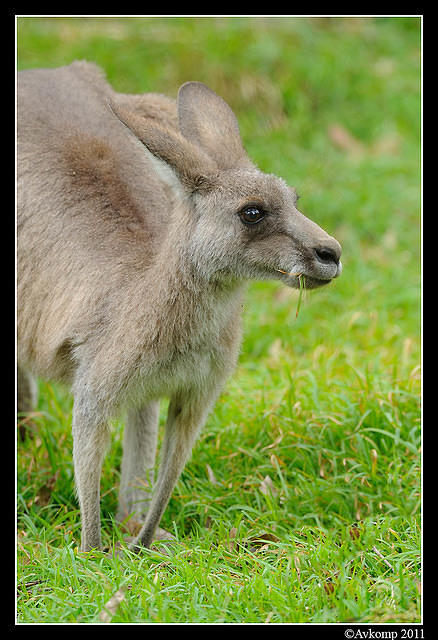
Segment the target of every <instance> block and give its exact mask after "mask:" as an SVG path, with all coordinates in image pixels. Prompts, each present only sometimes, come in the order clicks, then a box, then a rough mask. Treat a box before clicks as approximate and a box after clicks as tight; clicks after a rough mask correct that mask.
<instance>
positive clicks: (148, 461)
mask: <svg viewBox="0 0 438 640" xmlns="http://www.w3.org/2000/svg"><path fill="white" fill-rule="evenodd" d="M159 409H160V403H159V402H158V401H155V402H151V403H149V404H147V405H145V406H144V407H141V408H138V409H132V410H130V411H129V413H128V416H127V420H126V424H125V432H124V437H123V459H122V477H121V481H120V492H119V507H118V511H117V519H118V520H120V521H121V520H124V519H125V518H127V517H128V516H130V515H131V514H133V513H134V514H135V516H134V517H135V520H136V521H139V520H140V519H141V520H143V519H144V516H145V515H146V513H147V511H148V508H149V503H150V500H151V494H152V488H153V485H154V466H155V454H156V449H157V433H158V415H159Z"/></svg>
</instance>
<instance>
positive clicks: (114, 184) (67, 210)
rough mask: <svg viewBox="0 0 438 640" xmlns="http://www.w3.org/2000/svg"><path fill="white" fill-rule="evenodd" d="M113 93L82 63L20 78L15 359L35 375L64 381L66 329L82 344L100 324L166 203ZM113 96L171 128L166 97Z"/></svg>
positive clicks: (143, 261)
mask: <svg viewBox="0 0 438 640" xmlns="http://www.w3.org/2000/svg"><path fill="white" fill-rule="evenodd" d="M114 95H115V94H114V91H113V90H112V89H111V87H110V86H109V85H108V83H107V82H106V80H105V79H104V76H103V74H102V73H101V71H100V70H99V69H98V68H97V67H95V66H94V65H92V64H90V63H85V62H77V63H73V64H72V65H70V66H68V67H61V68H58V69H38V70H31V71H22V72H20V73H19V74H18V123H19V126H18V174H17V179H18V211H17V222H18V273H19V279H18V291H17V299H18V331H19V340H18V343H19V357H20V359H21V360H22V361H23V362H24V363H28V364H29V365H31V366H32V367H33V368H34V369H35V370H36V372H37V373H39V374H40V375H43V376H48V377H55V378H61V379H71V373H72V371H71V367H72V365H73V361H72V359H71V343H74V340H75V335H77V336H78V339H80V340H84V339H86V335H85V334H84V333H83V331H82V330H81V328H84V327H85V326H87V327H88V332H89V331H91V330H92V328H93V327H96V326H98V325H99V323H100V322H101V319H102V317H103V315H104V312H103V309H102V307H103V306H105V304H106V305H108V304H109V301H110V299H111V296H112V295H113V294H114V292H115V293H117V291H120V288H121V287H122V286H123V282H124V280H125V279H127V278H128V279H131V280H132V278H133V276H134V275H135V274H136V273H141V272H142V271H144V270H145V269H147V267H148V265H150V263H151V261H153V259H154V256H155V254H156V252H157V248H158V247H159V246H160V244H161V243H162V237H163V233H164V229H165V227H166V225H167V223H168V220H169V216H170V212H171V210H172V206H173V195H172V192H171V190H170V188H169V187H168V186H167V185H166V183H165V182H163V180H162V179H161V178H159V177H158V176H157V175H156V173H155V172H154V171H153V170H151V161H150V159H148V154H147V153H146V152H145V149H144V147H143V145H142V144H141V143H140V142H139V141H138V140H137V139H136V138H135V137H134V136H133V135H132V134H131V133H130V132H129V131H128V130H127V128H126V126H125V125H124V124H122V123H121V122H120V120H119V119H118V118H117V117H116V116H115V115H114V113H113V111H112V110H111V107H110V99H111V98H113V96H114ZM118 95H119V100H120V102H121V104H122V105H125V106H126V105H129V108H130V109H131V111H132V112H133V113H139V114H141V115H142V117H147V118H149V117H150V118H151V119H152V120H158V119H160V121H165V122H166V125H167V126H168V127H172V126H173V127H176V108H175V101H174V100H171V99H170V98H167V97H165V96H161V95H157V94H145V95H144V96H129V95H123V94H122V95H121V94H118ZM67 283H68V284H67ZM66 336H69V338H68V341H69V342H70V344H69V343H68V341H66Z"/></svg>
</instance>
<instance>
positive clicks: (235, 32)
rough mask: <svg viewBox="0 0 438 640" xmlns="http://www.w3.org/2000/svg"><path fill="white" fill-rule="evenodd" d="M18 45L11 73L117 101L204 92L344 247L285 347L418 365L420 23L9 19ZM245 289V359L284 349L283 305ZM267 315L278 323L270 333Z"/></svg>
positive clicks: (286, 307) (286, 305) (267, 290)
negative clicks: (64, 77)
mask: <svg viewBox="0 0 438 640" xmlns="http://www.w3.org/2000/svg"><path fill="white" fill-rule="evenodd" d="M17 42H18V68H19V69H23V68H31V67H41V66H47V67H55V66H59V65H63V64H68V63H70V62H71V61H72V60H75V59H87V60H92V61H94V62H96V63H97V64H99V65H101V66H102V67H103V68H104V70H105V71H106V74H107V76H108V79H109V81H110V82H111V83H112V84H113V86H114V87H115V88H116V89H117V90H119V91H123V92H132V93H137V92H147V91H155V92H163V93H166V94H168V95H170V96H176V93H177V90H178V87H179V86H180V84H182V83H183V82H185V81H187V80H200V81H203V82H205V83H207V84H208V85H210V86H211V87H212V88H213V89H214V90H215V91H216V92H218V93H219V94H220V95H221V96H223V97H224V99H225V100H227V101H228V102H229V104H230V105H231V106H232V108H233V109H234V111H235V113H236V114H237V117H238V119H239V124H240V128H241V133H242V138H243V140H244V143H245V146H246V148H247V150H248V152H249V154H250V156H251V157H252V158H253V159H254V161H255V162H256V163H257V164H258V166H259V167H260V168H261V169H262V170H264V171H267V172H273V173H277V174H278V175H280V176H282V177H284V178H285V179H286V180H287V181H288V182H289V184H291V185H293V186H295V187H296V189H297V190H298V193H299V194H300V196H301V200H300V203H299V204H300V207H301V210H302V211H303V213H305V214H306V215H307V216H309V217H310V218H312V219H313V220H315V222H317V223H318V224H320V225H321V226H322V227H323V228H325V229H326V230H327V231H328V232H329V233H331V234H333V235H335V236H336V238H337V239H338V240H339V241H340V242H341V244H342V245H343V264H344V275H343V276H342V278H341V279H340V280H339V281H337V282H336V283H335V285H334V286H332V287H330V288H328V289H326V290H324V291H320V292H317V293H315V294H312V295H311V296H310V295H309V296H308V299H307V307H305V311H304V312H303V313H302V318H300V320H299V322H300V325H299V327H300V334H304V339H303V338H302V337H300V340H298V341H297V348H298V349H299V350H300V349H305V348H306V343H307V341H308V340H307V338H306V336H308V339H309V341H310V343H312V344H313V343H314V341H315V336H314V333H315V332H316V334H317V335H319V336H321V337H322V338H323V339H324V340H327V334H328V333H329V334H333V332H334V333H335V334H336V335H338V332H339V330H340V338H341V341H342V344H343V348H344V349H347V351H348V353H349V356H350V357H351V358H353V359H356V357H359V362H361V361H362V359H363V357H368V356H369V355H370V350H373V351H374V354H375V355H376V356H377V357H380V358H385V357H388V359H389V360H391V361H393V358H394V353H393V350H394V348H395V349H397V350H398V352H399V356H400V357H401V356H402V353H403V345H404V349H405V351H409V354H410V355H412V353H411V352H414V353H415V357H418V354H419V351H418V346H419V342H418V338H419V300H420V213H419V212H420V19H419V18H378V17H376V18H359V17H358V18H302V17H295V18H293V17H291V18H287V17H284V18H270V17H260V18H257V17H253V18H251V17H249V18H238V17H218V18H214V17H204V18H172V17H169V18H167V17H165V18H162V17H161V18H158V17H157V18H155V17H149V18H19V19H18V21H17ZM254 290H255V291H256V295H255V297H254V299H252V300H251V304H250V305H248V314H249V315H250V319H249V320H248V322H247V325H248V329H249V335H248V334H247V340H246V342H245V349H246V351H245V353H246V352H247V351H248V350H249V351H251V352H252V353H251V355H252V356H254V355H260V354H261V353H266V349H267V348H268V347H269V345H270V344H271V343H272V341H273V339H275V338H280V339H281V340H286V341H288V340H289V335H290V332H291V330H292V329H291V326H290V319H291V318H292V316H289V311H290V310H291V299H292V300H294V298H293V296H294V294H293V292H292V293H290V296H289V295H288V294H287V293H284V292H281V293H280V292H279V291H278V286H277V285H274V284H272V285H271V284H267V285H266V284H256V285H253V287H252V291H254ZM277 293H278V296H279V298H280V300H276V299H275V296H276V294H277ZM273 296H274V300H272V297H273ZM273 305H274V306H276V307H279V308H281V309H282V310H283V314H282V315H281V319H282V320H284V323H283V322H281V323H280V324H279V326H274V329H273V330H272V323H271V321H270V319H269V315H270V314H271V312H272V306H273ZM292 306H293V305H292ZM254 314H255V315H254ZM277 324H278V323H274V325H277ZM253 325H255V330H256V335H254V336H253V335H252V327H253ZM268 326H269V327H270V329H269V331H268ZM292 331H293V330H292ZM406 340H409V342H406ZM364 351H365V354H364V353H363V352H364Z"/></svg>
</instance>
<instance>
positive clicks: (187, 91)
mask: <svg viewBox="0 0 438 640" xmlns="http://www.w3.org/2000/svg"><path fill="white" fill-rule="evenodd" d="M177 107H178V122H179V128H180V130H181V132H182V133H183V135H184V136H185V138H186V139H187V140H189V141H190V142H193V143H194V144H196V145H198V146H199V147H200V148H201V149H203V150H204V151H205V152H206V153H207V154H208V155H209V156H210V157H211V158H213V159H214V160H215V162H216V163H217V165H218V167H219V168H221V169H227V168H231V167H234V166H236V165H237V164H248V163H249V159H248V156H247V155H246V151H245V149H244V148H243V145H242V140H241V138H240V132H239V125H238V123H237V119H236V116H235V115H234V113H233V112H232V110H231V109H230V107H229V106H228V105H227V103H226V102H225V100H223V99H222V98H221V97H220V96H218V95H217V93H215V92H214V91H213V90H212V89H210V88H209V87H207V86H206V85H205V84H203V83H202V82H186V83H185V84H183V85H182V86H181V87H180V89H179V91H178V97H177Z"/></svg>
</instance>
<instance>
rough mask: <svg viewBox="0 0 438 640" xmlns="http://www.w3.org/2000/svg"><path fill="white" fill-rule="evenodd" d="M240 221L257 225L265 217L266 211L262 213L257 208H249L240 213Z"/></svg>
mask: <svg viewBox="0 0 438 640" xmlns="http://www.w3.org/2000/svg"><path fill="white" fill-rule="evenodd" d="M239 215H240V219H241V220H242V222H243V223H244V224H257V222H260V220H263V218H264V217H265V213H264V211H261V210H260V209H258V208H257V207H247V208H246V209H243V211H241V212H240V214H239Z"/></svg>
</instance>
